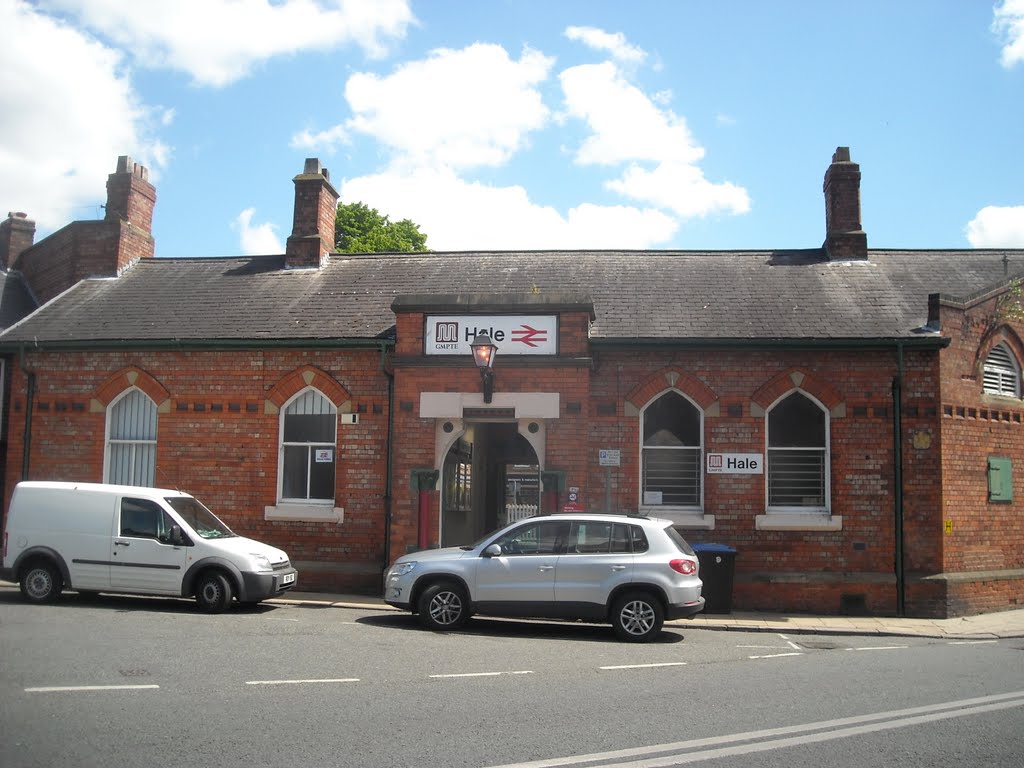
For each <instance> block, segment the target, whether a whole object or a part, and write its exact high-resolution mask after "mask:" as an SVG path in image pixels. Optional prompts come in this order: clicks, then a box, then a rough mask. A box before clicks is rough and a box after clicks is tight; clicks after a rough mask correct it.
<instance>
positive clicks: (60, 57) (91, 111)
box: [0, 0, 170, 238]
mask: <svg viewBox="0 0 1024 768" xmlns="http://www.w3.org/2000/svg"><path fill="white" fill-rule="evenodd" d="M123 64H124V62H123V60H122V56H121V54H120V53H118V52H117V51H115V50H112V49H110V48H108V47H106V46H104V45H102V44H101V43H99V42H97V41H96V40H93V39H91V38H88V37H86V36H84V35H82V34H81V33H79V32H77V31H76V30H74V29H72V28H70V27H68V26H67V25H65V24H63V23H61V22H59V21H57V20H55V19H53V18H50V17H48V16H44V15H42V14H39V13H36V12H35V11H34V9H33V8H32V7H31V6H29V5H28V4H27V3H24V2H19V1H18V0H15V2H10V0H6V1H5V2H0V72H3V73H5V74H4V75H3V76H0V115H2V116H3V117H2V119H0V209H2V211H3V212H6V211H9V210H17V211H25V212H26V213H28V215H29V218H31V219H34V220H35V221H36V223H37V225H38V226H39V230H40V231H39V233H38V234H37V238H38V237H39V235H42V234H46V230H52V229H54V228H56V227H57V226H62V225H63V224H65V223H67V222H68V221H69V220H73V219H89V218H100V217H102V211H101V210H100V208H99V206H100V205H101V204H102V203H103V202H104V200H105V195H104V192H103V189H104V183H105V180H106V178H107V176H108V175H109V174H110V173H112V172H113V171H114V169H115V167H116V163H117V158H118V156H119V155H124V154H130V155H132V156H133V157H134V159H135V160H136V161H138V162H141V163H143V164H144V165H147V166H149V167H150V170H151V171H152V174H151V177H150V178H151V180H153V181H155V180H156V179H157V176H158V171H159V169H160V168H161V167H162V166H163V165H164V164H165V163H166V162H167V160H168V157H169V154H170V148H169V147H167V146H166V145H165V144H163V143H161V142H160V141H158V140H156V139H154V138H153V137H152V136H151V134H150V130H151V127H152V126H154V125H155V124H157V123H159V122H160V121H161V119H162V117H163V115H162V114H160V113H159V111H158V110H155V109H152V108H149V107H147V106H146V105H144V104H143V103H142V102H141V100H140V99H139V97H138V95H137V94H136V93H135V91H134V90H133V88H132V85H131V82H130V81H129V79H128V77H127V75H126V73H125V71H124V66H123ZM0 215H2V214H0Z"/></svg>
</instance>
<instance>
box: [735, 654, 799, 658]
mask: <svg viewBox="0 0 1024 768" xmlns="http://www.w3.org/2000/svg"><path fill="white" fill-rule="evenodd" d="M783 656H803V654H802V653H771V654H768V655H767V656H747V658H748V659H781V658H782V657H783Z"/></svg>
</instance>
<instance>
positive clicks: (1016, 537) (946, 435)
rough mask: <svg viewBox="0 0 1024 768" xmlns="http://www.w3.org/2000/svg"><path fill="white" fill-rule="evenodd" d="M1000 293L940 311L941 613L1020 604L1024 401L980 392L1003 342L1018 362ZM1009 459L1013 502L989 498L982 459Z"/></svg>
mask: <svg viewBox="0 0 1024 768" xmlns="http://www.w3.org/2000/svg"><path fill="white" fill-rule="evenodd" d="M1003 301H1004V300H1003V299H1000V297H999V296H991V297H988V298H983V299H981V300H978V301H976V302H973V303H971V304H969V305H953V304H946V305H944V306H942V307H941V308H940V314H939V320H940V324H941V328H942V332H943V335H948V336H950V337H951V338H952V343H951V345H950V347H949V349H947V350H946V351H945V352H944V353H943V355H942V418H941V422H940V428H941V441H942V470H941V471H942V485H943V488H944V504H943V507H942V509H941V520H938V519H937V520H936V521H935V522H936V531H937V532H936V533H935V536H936V537H937V538H940V539H941V549H942V569H941V570H942V571H943V574H944V578H943V580H941V581H940V582H939V584H938V585H937V586H933V587H932V589H933V590H937V592H938V593H939V596H938V597H937V598H936V604H935V606H934V608H935V611H936V613H938V614H941V615H961V614H966V613H978V612H982V611H988V610H997V609H1000V608H1002V609H1005V608H1010V607H1015V606H1018V605H1020V604H1022V603H1024V506H1022V505H1024V495H1022V494H1024V402H1022V401H1021V400H1019V399H1017V398H1011V397H1005V396H998V395H989V394H985V393H984V391H983V379H982V366H983V364H984V361H985V358H986V357H987V356H988V353H989V352H990V350H991V349H992V348H993V347H994V346H995V345H997V344H999V343H1000V342H1002V343H1005V344H1006V345H1007V346H1008V347H1009V348H1010V349H1011V350H1012V351H1013V354H1014V355H1015V356H1016V357H1017V360H1018V361H1022V360H1024V344H1022V342H1021V336H1020V333H1021V324H1020V322H1019V321H1018V320H1015V319H1014V318H1013V317H1012V316H1009V315H1007V314H1006V313H1005V312H1004V311H1003V309H1002V307H1003V306H1004V305H1003V303H1002V302H1003ZM990 456H1000V457H1005V458H1009V459H1010V460H1011V462H1012V476H1013V489H1014V494H1013V497H1014V498H1013V502H1012V503H1002V502H991V501H989V500H988V458H989V457H990Z"/></svg>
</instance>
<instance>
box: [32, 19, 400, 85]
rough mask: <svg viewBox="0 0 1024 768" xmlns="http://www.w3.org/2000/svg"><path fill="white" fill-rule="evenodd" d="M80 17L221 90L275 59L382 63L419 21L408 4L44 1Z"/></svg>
mask: <svg viewBox="0 0 1024 768" xmlns="http://www.w3.org/2000/svg"><path fill="white" fill-rule="evenodd" d="M38 2H39V5H40V6H41V7H43V8H46V9H48V10H52V11H55V12H59V13H67V14H71V15H73V16H75V17H76V18H77V19H78V20H79V21H80V22H81V23H82V24H84V25H85V26H87V27H89V28H90V29H92V30H93V31H95V32H96V33H98V34H100V35H103V36H104V37H106V38H108V39H109V40H111V41H112V42H114V43H115V44H117V45H118V46H121V47H122V48H124V49H125V50H126V51H130V52H131V54H132V56H133V57H134V58H135V60H136V62H137V63H138V64H139V65H141V66H145V67H151V68H168V69H177V70H182V71H184V72H187V73H188V74H189V75H190V76H191V77H192V79H193V80H194V81H195V82H196V83H198V84H201V85H208V86H215V87H220V86H224V85H227V84H229V83H231V82H234V81H235V80H238V79H239V78H242V77H244V76H245V75H247V74H248V73H249V72H250V71H251V70H252V68H253V67H254V66H255V65H257V64H259V63H261V62H263V61H266V60H268V59H270V58H272V57H274V56H280V55H284V54H291V53H296V52H299V51H303V50H330V49H333V48H337V47H339V46H344V45H356V46H359V47H360V48H362V49H363V51H364V52H365V53H366V54H367V55H368V56H371V57H381V56H383V55H384V54H385V53H386V52H387V44H388V43H389V42H390V41H392V40H399V39H401V38H403V37H404V36H405V32H406V29H407V28H408V27H409V25H410V24H413V23H414V21H415V19H414V18H413V14H412V11H411V9H410V8H409V3H408V0H373V2H365V0H175V1H174V2H125V0H38Z"/></svg>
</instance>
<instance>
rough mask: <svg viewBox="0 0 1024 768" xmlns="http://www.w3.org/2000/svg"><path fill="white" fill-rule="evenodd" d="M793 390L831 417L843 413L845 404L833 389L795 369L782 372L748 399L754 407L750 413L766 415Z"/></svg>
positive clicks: (815, 377)
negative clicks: (812, 401)
mask: <svg viewBox="0 0 1024 768" xmlns="http://www.w3.org/2000/svg"><path fill="white" fill-rule="evenodd" d="M794 389H798V390H800V391H801V392H805V393H807V394H808V395H811V396H813V397H814V398H815V399H816V400H817V401H818V402H820V403H821V404H822V405H823V406H824V407H825V408H827V409H828V411H829V413H830V414H831V415H832V416H833V417H838V416H842V415H844V413H845V402H844V401H843V397H842V395H841V394H840V393H839V391H838V390H837V389H836V388H835V387H833V386H832V385H831V384H828V383H827V382H825V381H822V380H821V379H819V378H818V377H817V376H814V375H813V374H810V373H807V372H806V371H800V370H797V369H795V368H792V369H790V370H788V371H783V372H782V373H780V374H779V375H777V376H775V377H773V378H772V379H770V380H769V381H767V382H765V383H764V384H762V385H761V387H760V388H759V389H758V390H757V391H756V392H755V393H754V394H753V395H752V396H751V398H750V401H751V405H752V406H754V407H752V409H751V410H752V412H757V411H758V410H760V412H761V414H764V413H766V412H767V411H768V409H769V408H770V407H771V406H772V404H773V403H774V402H775V401H776V400H778V399H779V398H780V397H782V396H783V395H785V394H786V393H788V392H791V391H792V390H794Z"/></svg>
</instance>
